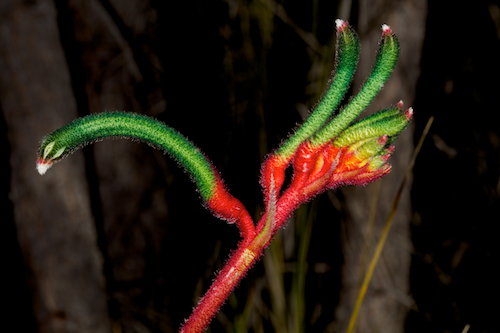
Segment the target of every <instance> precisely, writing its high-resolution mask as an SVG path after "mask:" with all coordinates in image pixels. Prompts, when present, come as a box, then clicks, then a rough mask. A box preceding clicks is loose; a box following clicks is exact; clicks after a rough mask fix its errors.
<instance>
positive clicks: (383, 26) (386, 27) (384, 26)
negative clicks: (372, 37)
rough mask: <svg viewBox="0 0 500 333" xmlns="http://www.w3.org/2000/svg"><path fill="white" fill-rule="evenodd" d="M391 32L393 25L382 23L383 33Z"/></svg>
mask: <svg viewBox="0 0 500 333" xmlns="http://www.w3.org/2000/svg"><path fill="white" fill-rule="evenodd" d="M391 33H392V29H391V27H390V26H388V25H387V24H382V34H383V35H384V36H385V35H388V34H391Z"/></svg>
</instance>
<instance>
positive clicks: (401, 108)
mask: <svg viewBox="0 0 500 333" xmlns="http://www.w3.org/2000/svg"><path fill="white" fill-rule="evenodd" d="M404 107H405V103H404V102H403V100H400V101H399V102H398V105H397V108H398V109H400V110H403V108H404Z"/></svg>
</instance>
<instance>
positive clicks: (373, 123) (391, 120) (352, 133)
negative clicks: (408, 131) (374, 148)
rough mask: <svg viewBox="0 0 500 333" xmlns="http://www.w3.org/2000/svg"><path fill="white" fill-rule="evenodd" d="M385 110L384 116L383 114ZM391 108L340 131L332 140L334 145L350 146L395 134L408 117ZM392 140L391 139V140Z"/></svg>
mask: <svg viewBox="0 0 500 333" xmlns="http://www.w3.org/2000/svg"><path fill="white" fill-rule="evenodd" d="M384 111H387V112H386V114H387V115H386V116H383V115H384V113H385V112H384ZM393 111H394V110H393V109H386V110H383V111H381V112H379V113H377V114H375V115H374V116H375V117H373V118H370V117H368V118H365V119H363V120H361V121H359V122H357V123H355V124H354V125H352V126H350V127H349V128H348V129H346V130H345V131H344V132H342V133H341V134H340V135H339V136H338V137H337V138H336V139H335V140H334V141H333V145H334V146H336V147H346V146H350V145H352V144H354V143H356V142H359V141H362V140H366V139H370V138H375V137H381V136H383V135H387V136H388V137H389V138H391V139H392V137H394V136H397V135H398V134H399V133H401V132H402V131H403V130H404V129H405V128H406V126H407V125H408V121H409V120H408V118H407V116H406V115H405V114H404V113H401V112H399V110H398V112H399V114H395V115H394V114H393ZM392 141H393V140H391V142H392Z"/></svg>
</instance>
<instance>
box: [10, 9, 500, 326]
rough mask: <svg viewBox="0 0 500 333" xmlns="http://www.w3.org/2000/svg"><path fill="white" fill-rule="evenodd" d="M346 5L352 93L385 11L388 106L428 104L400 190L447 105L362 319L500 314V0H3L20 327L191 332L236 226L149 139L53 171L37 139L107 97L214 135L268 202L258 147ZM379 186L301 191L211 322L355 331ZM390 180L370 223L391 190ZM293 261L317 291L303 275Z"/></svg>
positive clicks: (108, 105) (402, 156)
mask: <svg viewBox="0 0 500 333" xmlns="http://www.w3.org/2000/svg"><path fill="white" fill-rule="evenodd" d="M337 17H342V18H343V19H348V20H349V21H350V22H351V23H352V25H353V26H354V27H355V28H356V29H357V30H358V32H359V35H360V38H361V44H362V46H363V49H362V52H363V53H362V57H361V60H360V71H359V72H358V78H357V81H356V82H355V83H354V85H353V91H354V92H355V91H357V89H358V87H359V84H360V83H361V82H362V81H363V80H364V78H365V77H366V76H367V75H368V73H367V72H366V67H368V68H369V66H370V65H371V63H372V62H373V55H374V50H375V48H376V42H377V39H378V38H379V35H380V30H379V29H380V28H379V27H380V25H381V24H382V23H387V24H389V25H391V26H392V27H393V28H394V30H395V32H396V34H397V35H398V36H399V37H400V42H401V47H402V56H401V59H400V62H399V63H398V67H397V69H396V71H395V73H394V75H393V79H392V82H393V83H388V85H387V86H386V89H384V91H383V94H381V96H380V99H378V100H377V101H378V102H377V101H376V102H375V103H381V104H382V105H381V107H384V106H387V105H389V104H394V103H396V102H397V101H398V100H399V99H401V98H403V99H404V100H405V102H406V104H407V106H410V105H412V106H413V107H414V109H415V117H414V121H413V122H412V126H411V127H410V128H409V129H408V130H407V131H406V132H405V137H402V138H401V139H400V142H398V144H397V149H396V151H395V154H394V156H393V157H392V158H391V163H392V164H393V165H394V170H393V173H392V174H391V175H389V176H387V177H386V178H387V179H384V180H383V182H382V188H384V189H385V188H393V189H397V187H398V186H399V184H400V183H401V181H402V175H403V174H404V171H405V168H406V165H407V163H408V161H409V158H410V156H411V152H412V150H413V146H414V145H415V144H416V142H418V140H419V138H420V135H421V133H422V131H423V128H424V126H425V124H426V123H427V120H428V119H429V117H431V116H434V117H435V120H434V123H433V125H432V127H431V130H430V133H429V135H428V137H427V139H426V141H425V143H424V145H423V148H422V150H421V152H420V154H419V156H418V159H417V161H416V165H415V168H414V173H413V179H412V181H411V182H410V185H409V186H408V187H407V190H406V192H405V196H404V198H403V200H402V204H401V205H400V212H398V214H400V215H398V216H399V217H398V220H397V221H396V222H395V225H394V227H393V230H392V231H391V234H390V235H389V238H390V243H388V244H387V248H386V249H385V254H384V255H385V256H384V257H383V259H382V260H381V263H380V266H381V267H380V268H379V272H378V273H376V276H375V277H374V281H373V284H372V286H371V289H370V291H369V293H368V294H367V300H366V302H365V308H364V310H363V311H362V312H361V314H360V319H359V324H358V330H357V331H358V332H403V331H405V332H410V333H413V332H424V331H425V332H436V333H437V332H439V333H441V332H443V333H444V332H452V333H458V332H461V331H462V329H463V328H464V327H465V326H466V325H467V324H469V325H470V331H469V332H474V333H475V332H496V331H498V324H497V320H496V318H495V315H496V314H497V313H498V310H499V306H498V304H497V303H498V302H497V299H498V286H497V283H496V280H497V279H496V277H497V274H495V272H496V270H495V268H496V267H497V266H498V259H499V253H498V248H497V247H496V246H495V245H496V244H495V242H496V238H497V233H495V232H494V230H496V229H497V228H495V226H496V224H497V223H498V221H499V216H498V214H499V210H500V207H499V202H500V201H499V194H500V165H499V163H500V158H499V157H500V151H499V150H500V127H499V125H498V124H499V116H498V112H499V107H498V101H497V99H498V98H497V96H498V92H499V91H500V90H499V88H500V83H499V82H500V81H499V80H498V75H499V74H500V73H499V69H500V65H499V61H498V59H500V52H499V51H500V49H499V45H500V44H499V37H500V6H499V4H498V3H496V2H492V1H473V2H468V3H466V4H463V3H462V4H457V3H456V2H452V1H439V2H438V1H429V2H426V1H416V0H415V1H401V2H391V1H381V0H379V1H372V2H370V1H352V2H350V1H342V2H338V1H323V0H316V1H307V2H305V1H304V2H292V1H277V2H274V1H264V0H262V1H258V0H254V1H240V0H227V1H175V2H174V1H154V0H150V1H149V2H148V1H126V2H120V1H112V0H101V1H97V0H96V1H58V0H54V1H51V0H38V1H37V0H32V1H14V0H5V1H2V4H0V110H1V111H2V115H3V117H2V121H1V124H0V125H1V127H2V131H1V133H2V134H3V135H2V140H1V148H2V151H4V153H5V154H4V156H5V158H4V160H3V164H4V167H3V170H4V177H2V178H1V179H2V183H1V185H2V187H1V191H2V192H1V193H2V203H3V205H2V207H3V208H2V212H3V218H2V222H3V223H2V227H3V229H2V235H3V239H2V242H3V244H5V247H4V251H3V253H4V261H3V265H4V267H3V269H2V272H3V274H2V275H3V279H2V280H3V287H4V291H5V292H4V293H3V294H4V295H5V296H4V297H3V298H2V299H3V301H4V304H5V305H6V307H7V308H8V310H6V311H3V315H4V316H5V319H4V320H3V322H4V326H5V327H16V331H20V332H173V331H176V330H177V328H178V325H179V323H181V322H182V320H183V318H186V317H187V316H188V315H189V313H190V311H191V308H192V306H194V304H195V302H196V300H197V299H198V297H200V296H201V295H202V294H203V292H204V291H205V290H206V289H207V288H208V286H209V285H210V282H211V281H212V279H213V272H214V271H216V270H217V269H218V268H220V267H221V265H222V264H223V262H224V260H225V259H226V258H227V257H228V255H229V253H230V251H231V249H234V248H235V247H236V244H237V242H238V239H239V236H238V232H237V230H236V228H235V227H234V226H228V225H226V224H225V223H223V222H221V221H218V220H217V219H215V218H213V217H211V216H210V214H209V213H208V212H207V211H206V210H204V209H203V207H202V206H201V205H200V204H199V199H198V195H197V193H196V192H195V190H194V186H193V185H192V183H191V182H190V180H189V177H188V175H186V174H185V173H184V172H183V171H182V170H180V169H179V168H177V166H176V163H175V162H174V161H172V160H170V159H169V158H168V157H166V156H164V155H162V154H161V153H160V152H158V151H154V150H152V149H150V148H149V147H147V146H145V145H139V144H136V143H132V142H127V141H123V140H122V141H118V140H112V141H104V142H100V143H97V144H96V145H94V146H92V147H87V148H85V149H83V150H82V151H81V152H77V153H75V154H74V155H72V156H70V157H69V158H67V159H66V160H64V161H63V162H62V163H60V164H57V165H55V166H54V167H53V168H52V169H50V170H49V171H48V173H47V175H45V176H43V177H40V176H39V175H38V174H37V172H36V170H35V158H36V150H37V146H38V143H39V142H40V140H41V139H42V138H43V136H44V135H45V134H47V133H49V132H51V131H53V130H55V129H56V128H58V127H60V126H62V125H64V124H65V123H67V122H69V121H71V120H72V119H74V118H76V117H78V116H83V115H86V114H89V113H92V112H102V111H104V110H128V111H135V112H140V113H144V114H148V115H152V116H155V117H157V118H158V119H160V120H162V121H165V122H166V123H167V124H168V125H169V126H172V127H173V128H175V129H177V130H179V131H180V132H181V133H183V134H184V135H186V136H187V137H188V138H189V139H190V140H192V141H193V142H194V143H195V144H196V145H197V146H198V147H199V148H200V149H201V150H202V151H203V152H205V153H206V155H207V156H208V157H209V158H210V159H211V160H212V161H213V163H214V165H216V166H217V168H218V169H219V170H220V172H221V174H222V175H223V177H224V179H225V181H226V184H227V185H228V187H229V189H230V191H231V193H232V194H233V195H235V196H236V197H238V198H239V199H240V200H241V201H242V202H243V203H244V204H245V205H246V207H247V208H248V210H249V211H250V213H251V214H253V215H254V216H256V217H258V216H259V212H260V209H261V204H262V203H261V194H260V186H259V184H258V177H259V166H260V163H261V161H262V159H263V157H264V156H265V154H266V153H267V152H269V151H271V150H272V149H273V148H275V147H277V146H278V145H279V143H280V142H281V141H282V140H283V139H284V138H286V136H287V134H288V133H290V131H291V130H292V129H293V128H294V127H295V126H296V124H298V123H300V122H301V119H302V117H305V116H306V115H307V113H306V112H305V110H307V109H310V108H311V106H312V105H314V103H316V101H317V100H318V98H319V96H320V94H321V93H322V91H323V89H324V87H325V82H326V80H327V78H328V73H329V71H330V70H331V69H332V66H333V54H334V31H335V30H334V19H335V18H337ZM373 34H374V35H373ZM372 35H373V36H375V37H373V38H372ZM405 52H406V53H405ZM390 82H391V81H390ZM391 84H392V86H391ZM376 106H377V107H378V104H377V105H376ZM405 138H406V139H405ZM376 189H377V187H376V185H375V184H374V185H373V186H368V187H366V188H360V189H351V188H348V189H345V190H344V189H342V190H334V191H330V192H329V193H328V194H323V195H321V196H320V197H319V198H318V199H316V200H315V201H314V202H313V203H312V204H310V205H308V206H304V208H302V209H301V211H300V212H299V213H297V217H296V218H295V219H294V221H291V222H290V224H289V225H288V227H287V228H286V229H285V230H284V231H283V232H282V233H281V234H280V236H279V237H278V239H277V240H276V242H275V243H276V246H275V247H273V248H272V249H269V250H268V253H266V255H265V256H264V260H263V261H261V262H259V263H258V264H257V265H256V266H255V267H254V268H253V269H252V270H251V271H250V273H248V276H247V277H246V279H245V280H244V281H243V282H242V284H241V286H240V287H239V288H238V290H237V291H236V292H235V293H234V294H233V295H232V296H231V298H230V299H229V301H228V302H227V304H226V305H225V306H224V307H223V309H222V311H221V313H220V314H219V315H218V316H217V317H216V319H214V321H213V323H212V324H211V330H212V331H213V332H226V331H227V332H229V331H235V332H236V331H238V332H240V331H245V330H248V331H250V332H262V331H266V332H273V331H276V332H278V331H279V332H287V331H289V332H295V331H297V332H298V331H301V330H303V331H307V332H324V331H326V332H341V331H344V330H345V323H346V321H347V320H348V319H349V316H350V311H352V303H353V299H354V298H353V294H352V293H351V291H350V290H352V292H354V296H355V292H356V290H357V286H358V284H357V283H358V282H359V279H360V276H359V274H358V275H356V278H354V279H353V276H351V275H350V274H351V272H352V271H356V270H359V269H361V271H363V268H360V267H362V265H361V264H360V263H359V262H358V261H357V260H351V259H350V258H351V257H352V256H354V257H355V258H360V252H359V251H358V252H356V251H354V252H353V254H352V255H351V254H350V252H349V251H351V250H352V248H353V246H352V245H353V244H357V243H360V244H363V242H364V241H366V240H364V239H363V237H364V236H359V235H358V234H357V233H356V232H355V231H353V229H350V228H352V226H360V227H359V230H362V232H363V233H362V235H365V233H364V232H365V231H366V228H367V226H366V225H367V218H361V219H359V217H357V216H358V215H360V214H361V216H368V215H369V211H370V206H369V205H368V204H366V202H368V203H369V202H371V201H370V200H369V198H371V197H372V193H374V192H375V193H376V191H377V190H376ZM366 193H368V194H366ZM381 193H382V194H381V198H380V199H379V201H378V202H379V203H378V205H379V208H380V209H379V211H380V213H378V214H377V219H376V227H375V229H374V230H375V236H374V237H375V240H376V239H378V235H379V231H380V228H381V227H382V226H383V224H384V222H385V219H386V218H387V210H388V209H389V208H388V207H390V206H391V204H392V201H393V198H394V191H393V192H392V194H390V195H385V194H384V193H385V192H384V190H382V192H381ZM363 196H366V197H367V198H368V199H367V198H364V197H363ZM359 207H362V208H359ZM361 211H362V213H360V212H361ZM363 214H364V215H363ZM301 221H302V222H301ZM309 232H310V235H309V236H305V235H308V233H309ZM360 237H361V238H360ZM304 239H305V242H304ZM347 240H348V241H347ZM307 243H308V244H309V246H306V245H303V244H307ZM368 243H369V242H368ZM373 243H374V242H373ZM304 246H305V247H304ZM372 246H373V244H372ZM304 248H306V249H307V248H308V251H307V252H305V253H306V256H305V259H300V258H301V253H302V254H304V252H301V251H304ZM268 258H270V259H268ZM266 260H267V261H266ZM301 260H302V261H301ZM283 263H284V264H283ZM300 265H303V266H300ZM298 267H302V268H303V269H304V270H303V272H305V273H304V274H305V276H306V282H305V285H304V288H305V296H300V293H299V295H298V294H297V292H296V290H295V289H294V286H295V283H296V281H297V278H298V276H300V274H299V273H300V269H298ZM351 269H352V270H351ZM297 272H299V273H297ZM356 274H357V273H356ZM273 277H274V279H275V280H273ZM272 281H281V284H282V285H281V288H282V290H283V295H282V296H283V297H281V298H280V297H277V296H276V295H277V294H276V292H277V290H280V288H278V289H276V287H273V286H272V285H271V284H272V283H271V282H272ZM297 295H298V296H297ZM280 299H282V300H281V302H280V301H279V300H280ZM296 299H301V300H302V301H303V304H302V306H303V309H304V310H303V311H302V312H301V311H299V312H294V311H296V310H294V309H295V308H294V305H293V304H294V303H293V302H294V301H295V300H296ZM297 313H301V314H302V315H303V318H302V321H300V322H301V324H300V325H302V326H300V325H299V326H294V325H295V324H294V323H295V322H296V320H297ZM242 322H243V323H244V324H243V326H240V324H241V323H242ZM290 322H291V323H290ZM241 327H243V328H241Z"/></svg>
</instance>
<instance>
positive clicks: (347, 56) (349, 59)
mask: <svg viewBox="0 0 500 333" xmlns="http://www.w3.org/2000/svg"><path fill="white" fill-rule="evenodd" d="M336 24H337V53H336V65H335V66H336V68H335V70H334V74H333V77H332V80H331V82H330V86H329V88H328V90H327V91H326V93H325V95H324V96H323V98H322V99H321V101H320V102H319V104H318V105H317V106H316V108H315V110H314V112H313V113H312V114H311V115H310V116H309V118H307V120H306V121H305V122H304V124H303V125H302V126H301V127H300V128H299V129H298V130H297V132H296V133H295V134H294V135H293V136H291V137H290V138H289V139H288V141H286V142H285V143H284V144H283V145H282V146H281V147H280V148H279V150H278V151H277V154H279V155H282V156H283V157H284V158H285V159H288V158H289V157H291V156H292V155H293V154H294V153H295V150H296V149H297V147H298V146H299V145H300V144H301V143H302V142H304V141H305V140H306V139H307V138H309V137H310V136H312V135H313V134H314V133H315V132H316V131H318V130H319V129H320V128H321V127H322V126H323V125H324V124H325V122H326V121H327V120H328V118H329V117H330V116H331V115H332V114H333V112H334V111H335V109H336V108H337V107H338V106H339V104H340V102H341V101H342V98H343V97H344V95H345V93H346V91H347V89H348V88H349V85H350V84H351V81H352V78H353V76H354V72H355V71H356V67H357V65H358V59H359V38H358V36H357V34H356V32H355V31H354V29H353V28H352V27H351V26H350V25H349V24H348V23H347V22H345V21H342V20H337V21H336Z"/></svg>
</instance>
